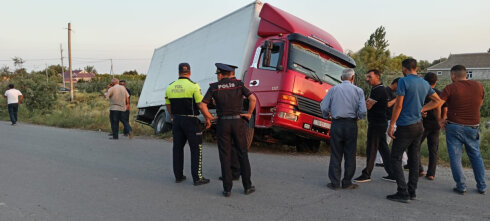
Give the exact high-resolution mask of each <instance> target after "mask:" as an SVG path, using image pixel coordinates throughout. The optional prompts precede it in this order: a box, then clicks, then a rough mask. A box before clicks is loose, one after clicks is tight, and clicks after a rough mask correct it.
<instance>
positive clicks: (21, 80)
mask: <svg viewBox="0 0 490 221" xmlns="http://www.w3.org/2000/svg"><path fill="white" fill-rule="evenodd" d="M9 83H13V84H14V85H15V87H16V88H17V89H18V90H20V91H21V92H22V94H23V95H24V100H23V102H24V103H25V106H26V108H27V109H29V110H30V111H33V110H38V111H40V112H42V113H48V112H50V111H52V107H53V105H54V104H55V103H56V99H57V82H56V81H50V82H46V75H44V74H40V73H34V74H29V75H25V76H24V75H15V76H12V77H11V79H10V80H9V81H7V82H3V85H2V88H6V87H7V85H8V84H9Z"/></svg>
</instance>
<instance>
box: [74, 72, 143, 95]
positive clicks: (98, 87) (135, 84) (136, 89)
mask: <svg viewBox="0 0 490 221" xmlns="http://www.w3.org/2000/svg"><path fill="white" fill-rule="evenodd" d="M112 78H118V79H119V80H126V86H127V87H128V88H129V90H131V94H132V95H135V96H139V95H140V94H141V90H142V89H143V83H144V82H145V78H146V75H109V74H98V75H97V76H96V77H95V78H94V79H92V80H91V81H89V82H78V83H77V84H75V87H76V89H78V90H79V91H81V92H87V93H94V92H100V93H103V92H104V91H105V90H106V88H107V85H109V84H110V83H111V80H112Z"/></svg>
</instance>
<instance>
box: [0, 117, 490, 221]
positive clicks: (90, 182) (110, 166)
mask: <svg viewBox="0 0 490 221" xmlns="http://www.w3.org/2000/svg"><path fill="white" fill-rule="evenodd" d="M171 147H172V144H171V143H170V142H167V141H164V140H161V139H152V138H142V137H136V138H135V139H134V140H128V139H127V138H126V137H123V138H122V139H120V140H117V141H114V140H109V139H108V136H107V134H106V133H100V132H93V131H82V130H71V129H60V128H51V127H44V126H35V125H28V124H22V123H21V124H19V125H18V126H10V124H9V123H8V122H4V121H0V220H1V221H7V220H50V221H51V220H104V221H109V220H117V221H121V220H138V221H139V220H490V210H489V208H490V196H489V195H488V194H487V195H481V194H478V193H477V192H476V190H475V182H474V179H473V174H472V172H471V170H467V171H466V174H467V181H468V186H469V190H468V193H467V194H466V195H465V196H461V195H457V194H454V193H453V192H452V188H453V186H454V182H453V180H452V178H451V175H450V170H449V169H448V168H444V167H441V168H438V171H437V176H436V180H435V181H428V180H425V179H420V181H419V188H418V192H417V195H418V199H417V200H415V201H412V202H410V203H409V204H403V203H396V202H392V201H388V200H386V199H385V196H386V195H387V194H391V193H394V192H395V191H396V185H395V184H394V183H390V182H386V181H383V180H381V179H380V177H382V176H384V171H383V170H382V169H381V168H379V167H378V168H375V170H374V173H373V181H372V182H369V183H365V184H361V187H360V188H359V189H356V190H338V191H333V190H330V189H328V188H327V187H326V184H327V182H328V178H327V168H328V161H329V159H328V157H327V156H319V155H314V156H311V155H291V154H270V153H257V152H256V153H250V160H251V165H252V182H253V183H254V185H255V186H256V188H257V192H255V193H253V194H252V195H244V194H243V193H242V192H243V188H242V186H241V182H235V186H234V188H233V191H232V196H231V197H230V198H225V197H222V195H221V191H222V185H221V182H219V181H218V179H217V178H218V177H219V176H220V172H219V171H220V169H219V160H218V151H217V147H216V145H215V144H205V145H204V153H203V159H204V165H203V168H204V176H205V177H208V178H210V179H211V183H210V184H207V185H203V186H197V187H195V186H193V185H192V181H191V179H189V178H190V169H189V167H190V165H189V151H188V148H186V152H185V153H186V159H185V160H186V162H185V174H186V175H187V177H188V180H187V181H185V182H184V183H180V184H177V183H175V182H174V177H173V173H172V148H171ZM364 161H365V160H364V158H359V159H358V164H357V165H358V168H357V171H356V175H358V174H359V173H360V171H361V169H362V168H361V167H362V166H363V165H364ZM486 177H487V183H489V184H490V182H489V177H490V172H489V171H487V173H486Z"/></svg>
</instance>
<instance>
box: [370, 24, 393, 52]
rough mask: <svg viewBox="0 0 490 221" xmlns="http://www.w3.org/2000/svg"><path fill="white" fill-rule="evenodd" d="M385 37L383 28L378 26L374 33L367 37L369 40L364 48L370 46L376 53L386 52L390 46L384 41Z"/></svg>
mask: <svg viewBox="0 0 490 221" xmlns="http://www.w3.org/2000/svg"><path fill="white" fill-rule="evenodd" d="M385 36H386V31H385V28H384V27H383V26H380V27H379V28H377V29H376V30H375V31H374V33H372V34H371V36H369V40H367V41H366V43H365V44H364V46H365V47H366V46H371V47H373V48H374V49H376V50H377V51H381V52H384V51H386V50H387V48H388V46H389V45H390V44H389V43H388V40H386V39H385Z"/></svg>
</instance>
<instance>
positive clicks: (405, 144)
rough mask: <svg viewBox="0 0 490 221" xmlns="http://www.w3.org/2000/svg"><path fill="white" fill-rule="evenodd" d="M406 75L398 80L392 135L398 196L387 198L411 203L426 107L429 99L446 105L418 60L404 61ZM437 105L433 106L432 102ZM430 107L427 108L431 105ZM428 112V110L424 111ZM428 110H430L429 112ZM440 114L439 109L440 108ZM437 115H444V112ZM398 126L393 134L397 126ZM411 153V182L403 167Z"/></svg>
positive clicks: (393, 170)
mask: <svg viewBox="0 0 490 221" xmlns="http://www.w3.org/2000/svg"><path fill="white" fill-rule="evenodd" d="M402 72H403V75H404V76H405V77H404V78H401V79H400V80H398V88H397V91H396V95H397V96H396V101H395V104H394V108H393V114H392V117H391V122H390V127H389V129H388V134H389V136H390V137H391V138H393V139H394V141H393V146H392V150H391V164H392V173H393V176H394V177H395V179H396V183H397V186H398V189H397V193H395V194H392V195H388V196H386V198H387V199H389V200H393V201H398V202H403V203H408V200H409V199H410V200H414V199H415V197H416V194H415V190H416V189H417V182H418V179H419V159H420V139H421V138H422V135H423V133H424V126H423V125H422V114H421V110H422V108H423V107H422V106H423V105H424V101H425V98H426V97H427V96H429V98H430V99H431V100H432V102H436V103H437V104H438V105H439V104H442V101H441V99H440V98H439V96H438V95H437V94H436V93H434V90H433V89H432V88H431V87H430V85H429V83H427V81H425V80H424V79H423V78H421V77H419V76H418V75H417V61H416V60H415V59H413V58H408V59H405V60H403V61H402ZM429 104H430V105H433V104H432V103H429ZM429 104H427V105H429ZM424 110H425V109H424ZM425 111H426V110H425ZM436 112H437V108H436ZM436 116H440V113H439V114H438V115H437V114H436ZM395 124H396V125H397V128H396V132H395V134H393V131H394V126H395ZM405 150H407V154H408V166H409V174H408V183H405V175H404V173H403V168H402V154H403V151H405Z"/></svg>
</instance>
